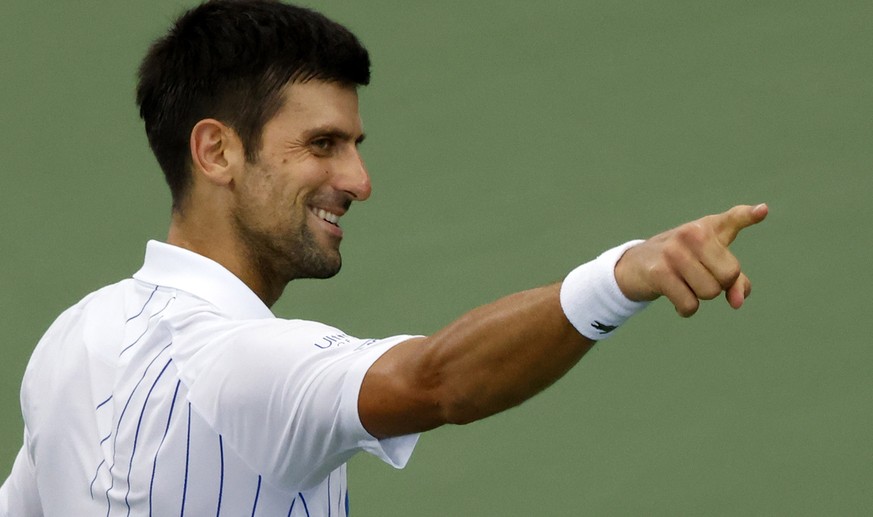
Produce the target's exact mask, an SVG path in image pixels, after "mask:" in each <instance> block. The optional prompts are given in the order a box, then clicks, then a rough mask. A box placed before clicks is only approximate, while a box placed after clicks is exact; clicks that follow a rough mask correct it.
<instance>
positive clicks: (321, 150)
mask: <svg viewBox="0 0 873 517" xmlns="http://www.w3.org/2000/svg"><path fill="white" fill-rule="evenodd" d="M310 145H311V146H312V147H313V148H314V149H315V151H316V153H318V154H330V153H331V152H332V151H333V149H334V147H335V143H334V141H333V139H332V138H327V137H322V138H316V139H315V140H313V141H312V143H311V144H310Z"/></svg>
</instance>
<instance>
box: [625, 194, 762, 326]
mask: <svg viewBox="0 0 873 517" xmlns="http://www.w3.org/2000/svg"><path fill="white" fill-rule="evenodd" d="M767 211H768V208H767V205H765V204H760V205H757V206H749V205H739V206H735V207H733V208H731V209H730V210H728V211H727V212H724V213H721V214H716V215H709V216H706V217H703V218H701V219H698V220H696V221H692V222H690V223H686V224H683V225H682V226H679V227H677V228H673V229H672V230H668V231H666V232H664V233H660V234H658V235H655V236H654V237H652V238H651V239H649V240H647V241H645V242H643V243H641V244H639V245H637V246H634V247H633V248H630V249H629V250H628V251H627V252H626V253H625V254H624V256H622V258H621V259H620V260H619V261H618V263H617V264H616V265H615V278H616V281H617V282H618V286H619V288H621V291H622V292H623V293H624V295H625V296H627V297H628V298H630V299H631V300H637V301H643V300H654V299H655V298H658V297H659V296H661V295H663V296H666V297H667V298H668V299H669V300H670V302H671V303H672V304H673V306H674V307H676V312H678V313H679V314H680V315H681V316H683V317H688V316H691V315H693V314H694V313H695V312H697V309H698V308H699V307H700V300H711V299H713V298H715V297H716V296H718V295H719V294H721V293H722V292H724V293H725V297H726V298H727V301H728V303H729V304H730V306H731V307H733V308H734V309H739V308H740V307H741V306H742V305H743V302H744V301H745V299H746V298H747V297H748V296H749V293H750V292H751V290H752V284H751V282H750V281H749V277H747V276H746V275H745V274H744V273H743V272H742V269H740V263H739V261H738V260H737V259H736V257H734V256H733V254H732V253H731V252H730V250H728V246H730V244H731V243H732V242H733V241H734V239H736V237H737V235H738V234H739V233H740V230H742V229H744V228H747V227H749V226H751V225H753V224H757V223H760V222H761V221H763V220H764V218H765V217H767Z"/></svg>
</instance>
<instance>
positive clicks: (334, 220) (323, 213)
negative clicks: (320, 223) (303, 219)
mask: <svg viewBox="0 0 873 517" xmlns="http://www.w3.org/2000/svg"><path fill="white" fill-rule="evenodd" d="M309 210H310V211H311V212H312V213H313V214H315V216H316V217H318V218H319V219H322V220H324V221H327V222H329V223H330V224H333V225H335V226H339V220H340V216H339V215H337V214H334V213H333V212H328V211H327V210H325V209H323V208H315V207H309Z"/></svg>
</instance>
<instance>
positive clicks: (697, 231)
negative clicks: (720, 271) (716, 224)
mask: <svg viewBox="0 0 873 517" xmlns="http://www.w3.org/2000/svg"><path fill="white" fill-rule="evenodd" d="M707 233H708V232H707V230H706V226H705V225H704V224H703V222H702V221H692V222H690V223H687V224H684V225H682V226H681V227H680V228H679V231H678V232H677V235H678V236H679V238H680V240H681V241H682V242H683V243H685V244H686V245H690V246H695V247H696V246H699V245H700V244H703V243H704V242H705V241H706V236H707Z"/></svg>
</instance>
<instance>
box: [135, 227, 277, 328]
mask: <svg viewBox="0 0 873 517" xmlns="http://www.w3.org/2000/svg"><path fill="white" fill-rule="evenodd" d="M133 278H135V279H137V280H140V281H142V282H147V283H149V284H154V285H161V286H166V287H172V288H174V289H179V290H180V291H185V292H187V293H190V294H193V295H194V296H197V297H198V298H201V299H203V300H206V301H207V302H209V303H211V304H212V305H215V306H216V307H218V308H219V309H220V310H222V311H223V312H225V313H227V314H228V315H229V316H231V317H233V318H237V319H261V318H275V316H274V315H273V313H272V312H271V311H270V309H269V307H267V306H266V305H264V302H262V301H261V299H260V298H258V296H257V295H256V294H255V293H254V292H253V291H252V290H251V289H249V287H248V286H247V285H246V284H245V283H243V281H242V280H240V279H239V278H238V277H237V276H236V275H234V274H233V273H231V272H230V271H228V270H227V269H225V267H224V266H222V265H221V264H219V263H218V262H215V261H214V260H212V259H208V258H206V257H204V256H203V255H199V254H197V253H194V252H193V251H190V250H187V249H184V248H180V247H178V246H173V245H172V244H167V243H164V242H159V241H154V240H152V241H149V242H148V244H147V245H146V253H145V261H144V263H143V266H142V268H141V269H140V270H139V271H137V272H136V274H134V275H133Z"/></svg>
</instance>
